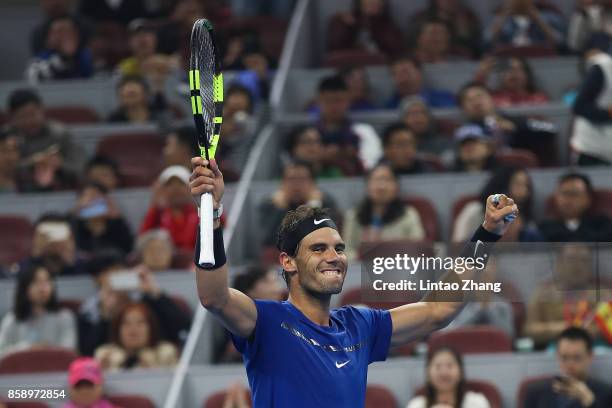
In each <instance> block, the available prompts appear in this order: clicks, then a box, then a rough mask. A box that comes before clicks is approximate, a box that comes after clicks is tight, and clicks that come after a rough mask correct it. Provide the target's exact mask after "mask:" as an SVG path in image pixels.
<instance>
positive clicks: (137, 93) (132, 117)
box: [108, 76, 168, 123]
mask: <svg viewBox="0 0 612 408" xmlns="http://www.w3.org/2000/svg"><path fill="white" fill-rule="evenodd" d="M151 91H153V93H152V92H151ZM117 98H118V100H119V107H118V108H117V109H116V110H115V111H113V112H112V113H111V114H110V116H109V117H108V121H109V122H129V123H147V122H150V121H163V120H166V119H167V113H168V111H167V110H168V106H167V103H166V98H165V96H164V94H163V92H162V91H161V90H160V89H159V88H156V89H150V88H149V85H148V84H147V82H146V81H145V80H144V79H143V78H141V77H138V76H127V77H124V78H122V79H121V81H120V82H119V84H118V85H117Z"/></svg>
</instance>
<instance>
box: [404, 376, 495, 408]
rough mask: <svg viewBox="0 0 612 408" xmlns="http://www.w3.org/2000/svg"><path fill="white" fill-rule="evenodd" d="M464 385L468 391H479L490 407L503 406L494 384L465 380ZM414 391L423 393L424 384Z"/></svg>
mask: <svg viewBox="0 0 612 408" xmlns="http://www.w3.org/2000/svg"><path fill="white" fill-rule="evenodd" d="M466 386H467V389H468V390H469V391H473V392H479V393H481V394H483V395H484V396H485V397H486V398H487V400H488V401H489V404H490V405H491V408H502V406H503V400H502V396H501V394H500V392H499V390H498V389H497V387H496V386H495V385H494V384H492V383H490V382H488V381H481V380H467V381H466ZM414 393H415V394H416V395H424V394H425V386H424V385H422V386H420V387H419V388H417V390H416V391H415V392H414Z"/></svg>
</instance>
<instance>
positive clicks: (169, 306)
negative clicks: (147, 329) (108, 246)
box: [78, 250, 191, 356]
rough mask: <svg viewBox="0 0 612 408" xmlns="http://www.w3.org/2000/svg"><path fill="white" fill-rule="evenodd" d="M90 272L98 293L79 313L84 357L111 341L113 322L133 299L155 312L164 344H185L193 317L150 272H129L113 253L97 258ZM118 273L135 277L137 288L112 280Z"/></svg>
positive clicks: (118, 256)
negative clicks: (165, 341) (162, 287)
mask: <svg viewBox="0 0 612 408" xmlns="http://www.w3.org/2000/svg"><path fill="white" fill-rule="evenodd" d="M89 271H90V273H91V274H92V275H93V276H94V277H95V280H96V285H97V293H96V295H94V296H92V297H90V298H88V299H87V300H86V301H85V302H84V303H83V304H82V305H81V308H80V310H79V316H78V317H79V318H78V321H79V351H80V352H81V354H82V355H88V356H91V355H93V353H94V351H95V350H96V348H98V347H99V346H101V345H102V344H104V343H108V342H110V341H111V339H110V337H109V334H110V332H111V322H112V321H114V320H115V318H116V317H117V316H118V314H119V312H120V311H121V310H122V309H123V307H124V306H125V305H126V304H127V303H128V302H129V301H130V298H132V299H133V297H134V296H135V297H137V298H139V299H140V301H142V302H144V303H145V304H146V305H148V307H149V308H150V309H151V310H152V311H153V313H154V314H155V316H156V317H157V319H158V320H159V323H160V325H161V328H160V330H161V336H162V338H163V339H164V340H167V341H169V342H172V343H175V344H180V343H181V342H182V341H184V340H185V338H186V335H187V332H188V331H189V326H190V324H191V322H190V317H189V316H188V315H187V314H185V312H183V310H182V309H181V308H180V307H178V306H177V304H176V303H175V302H174V301H173V300H172V299H171V298H170V297H169V296H168V295H167V294H166V293H164V291H162V290H161V288H160V287H159V285H158V284H157V282H156V280H155V276H154V275H153V273H152V272H151V271H149V270H147V269H146V268H145V267H138V268H137V270H127V269H126V265H125V261H124V258H123V256H122V255H121V253H119V252H116V251H112V250H106V251H103V252H100V253H98V254H96V255H95V256H94V257H93V258H92V260H91V261H90V263H89ZM119 272H129V273H132V274H136V275H137V277H138V286H137V287H126V285H125V284H123V282H122V281H121V280H119V281H118V280H117V279H116V278H113V276H116V274H117V273H119Z"/></svg>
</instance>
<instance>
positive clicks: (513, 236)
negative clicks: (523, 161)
mask: <svg viewBox="0 0 612 408" xmlns="http://www.w3.org/2000/svg"><path fill="white" fill-rule="evenodd" d="M497 193H503V194H506V195H508V196H509V197H512V198H514V201H515V202H516V203H517V205H519V206H520V209H521V213H520V214H519V216H518V217H517V219H515V220H514V222H513V223H512V225H511V227H510V228H509V229H508V231H507V232H506V234H505V235H504V237H503V238H502V240H503V241H509V242H515V241H517V242H538V241H542V240H543V239H542V236H541V235H540V232H539V231H538V228H537V226H536V224H535V222H534V219H533V195H534V193H533V183H532V182H531V178H530V177H529V174H528V173H527V170H525V169H523V168H520V167H502V168H500V169H499V170H498V171H497V172H495V174H493V175H492V176H491V178H490V179H489V181H488V182H487V184H486V185H485V186H484V188H483V189H482V192H481V193H480V197H481V198H483V197H484V199H486V198H487V197H489V196H490V195H492V194H497ZM479 200H480V199H478V200H474V201H472V202H470V203H468V204H467V205H466V206H465V207H463V210H461V212H460V213H459V215H458V216H457V219H456V220H455V224H454V226H453V237H452V241H453V242H463V241H466V240H468V239H469V238H470V234H471V231H470V228H472V227H473V228H477V227H478V225H479V224H480V222H481V220H480V218H482V214H484V208H483V206H482V204H481V203H480V202H479ZM482 202H485V201H482ZM479 217H480V218H479Z"/></svg>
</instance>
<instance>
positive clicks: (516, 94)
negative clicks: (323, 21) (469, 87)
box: [474, 57, 549, 108]
mask: <svg viewBox="0 0 612 408" xmlns="http://www.w3.org/2000/svg"><path fill="white" fill-rule="evenodd" d="M493 69H498V70H500V71H501V72H500V77H499V84H498V85H497V87H496V88H494V90H493V92H492V93H491V96H492V97H493V101H494V102H495V106H497V107H500V108H507V107H509V106H514V105H527V104H528V105H536V104H545V103H548V102H549V98H548V96H547V95H546V94H545V93H544V92H542V91H540V90H539V89H538V88H537V86H536V83H535V78H534V76H533V71H532V70H531V67H530V66H529V63H528V62H527V60H526V59H525V58H519V57H512V58H509V59H507V60H503V59H496V58H494V57H486V58H484V59H483V60H482V61H481V63H480V66H479V68H478V71H476V76H475V78H474V81H476V82H479V83H481V84H483V85H485V86H486V85H487V83H488V80H489V76H490V74H491V71H493Z"/></svg>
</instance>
